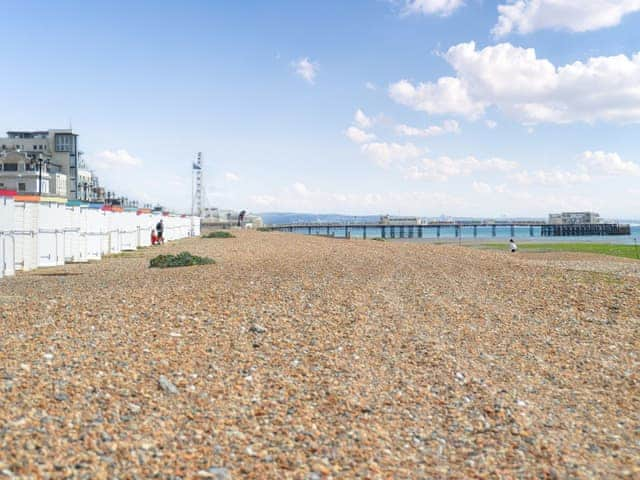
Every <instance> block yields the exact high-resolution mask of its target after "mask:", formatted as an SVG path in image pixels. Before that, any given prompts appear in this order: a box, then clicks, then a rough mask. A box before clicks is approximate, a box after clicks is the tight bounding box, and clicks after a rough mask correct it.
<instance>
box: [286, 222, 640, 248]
mask: <svg viewBox="0 0 640 480" xmlns="http://www.w3.org/2000/svg"><path fill="white" fill-rule="evenodd" d="M349 230H350V235H351V238H363V236H364V235H363V229H362V228H355V227H353V228H351V227H350V228H349ZM386 230H387V231H386V234H387V236H386V239H387V240H397V241H414V242H420V241H423V242H446V243H451V242H464V243H469V242H483V243H488V242H499V241H505V242H506V241H508V240H509V239H510V238H513V239H514V241H515V242H516V243H517V242H519V241H520V242H545V243H550V242H553V243H559V242H584V243H615V244H626V245H633V244H635V243H637V244H638V245H640V225H631V234H630V235H601V236H578V237H543V236H542V235H541V228H540V227H534V228H533V235H531V231H530V229H529V227H526V226H525V227H514V230H513V234H512V231H511V227H508V226H507V227H502V226H497V227H496V232H495V236H493V235H492V228H491V226H480V225H478V227H477V229H476V235H475V236H474V230H473V227H463V228H462V229H461V235H460V236H459V237H458V236H456V229H455V227H453V226H451V227H440V236H439V237H438V235H437V229H436V228H433V227H431V228H423V236H422V238H418V229H417V228H415V227H414V232H413V233H414V235H413V238H406V237H407V234H408V229H407V228H405V229H404V230H405V232H404V235H405V238H402V239H400V238H399V237H400V234H399V228H398V227H396V228H395V234H396V237H395V238H391V237H390V233H389V230H390V229H389V228H388V227H387V229H386ZM298 233H303V234H305V235H308V230H307V229H306V228H304V229H300V230H298ZM326 234H327V230H326V228H313V227H312V229H311V235H326ZM329 235H332V236H334V237H336V238H345V228H344V227H336V228H330V229H329ZM381 237H382V231H381V229H380V228H373V227H367V238H381Z"/></svg>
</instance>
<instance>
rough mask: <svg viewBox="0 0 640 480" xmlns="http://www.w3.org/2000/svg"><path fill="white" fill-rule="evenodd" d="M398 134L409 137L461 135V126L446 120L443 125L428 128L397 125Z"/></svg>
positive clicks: (453, 121)
mask: <svg viewBox="0 0 640 480" xmlns="http://www.w3.org/2000/svg"><path fill="white" fill-rule="evenodd" d="M396 133H398V134H399V135H404V136H407V137H435V136H438V135H444V134H446V133H460V125H459V124H458V122H456V121H455V120H445V121H444V122H443V123H442V125H431V126H429V127H427V128H415V127H410V126H408V125H397V126H396Z"/></svg>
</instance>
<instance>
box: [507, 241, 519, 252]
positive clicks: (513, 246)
mask: <svg viewBox="0 0 640 480" xmlns="http://www.w3.org/2000/svg"><path fill="white" fill-rule="evenodd" d="M509 250H511V253H516V251H517V250H518V246H517V245H516V242H514V241H513V238H512V239H510V240H509Z"/></svg>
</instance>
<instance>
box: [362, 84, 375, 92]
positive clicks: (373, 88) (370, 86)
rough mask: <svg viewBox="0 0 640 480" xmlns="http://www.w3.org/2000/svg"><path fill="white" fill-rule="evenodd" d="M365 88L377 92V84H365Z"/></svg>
mask: <svg viewBox="0 0 640 480" xmlns="http://www.w3.org/2000/svg"><path fill="white" fill-rule="evenodd" d="M364 88H366V89H367V90H372V91H373V90H376V88H377V87H376V86H375V84H373V83H371V82H365V84H364Z"/></svg>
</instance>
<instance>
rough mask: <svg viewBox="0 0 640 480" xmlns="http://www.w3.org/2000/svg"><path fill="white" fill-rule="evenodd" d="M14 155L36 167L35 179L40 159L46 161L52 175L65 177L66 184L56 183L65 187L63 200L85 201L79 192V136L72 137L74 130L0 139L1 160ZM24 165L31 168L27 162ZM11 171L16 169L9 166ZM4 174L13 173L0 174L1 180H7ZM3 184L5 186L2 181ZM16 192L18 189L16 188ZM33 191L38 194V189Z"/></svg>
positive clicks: (18, 134) (16, 134)
mask: <svg viewBox="0 0 640 480" xmlns="http://www.w3.org/2000/svg"><path fill="white" fill-rule="evenodd" d="M12 152H13V153H22V154H25V155H26V157H27V158H28V159H30V160H31V161H32V165H34V164H35V169H36V175H37V173H38V171H37V170H38V165H37V159H38V158H43V159H45V160H47V161H48V162H49V167H48V169H47V170H48V171H49V172H56V173H59V174H62V175H64V176H65V177H66V180H65V181H63V180H62V179H61V178H60V179H58V180H57V183H59V182H62V183H66V185H65V188H66V192H65V193H64V196H66V197H67V198H69V199H73V200H76V199H81V198H82V196H81V195H80V191H79V188H78V184H79V178H78V168H79V166H80V165H79V152H78V135H77V134H75V133H73V131H72V130H71V129H59V130H40V131H11V132H7V136H6V137H0V156H1V155H3V153H4V155H8V154H10V153H12ZM7 163H11V162H7ZM25 163H27V164H28V161H27V162H25ZM9 168H14V167H13V166H10V167H9ZM28 168H33V167H28ZM26 171H27V170H25V172H26ZM28 171H31V170H28ZM5 172H10V170H9V171H6V170H4V169H3V170H2V171H0V176H3V177H4V176H5V175H4V174H5ZM9 176H12V174H9ZM0 183H2V181H1V180H0ZM27 183H28V182H27ZM29 185H31V184H29ZM25 187H26V185H25ZM56 188H57V185H56ZM16 190H18V189H17V188H16ZM33 191H34V192H38V189H37V188H36V189H35V190H33ZM42 193H45V192H44V191H43V192H42Z"/></svg>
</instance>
